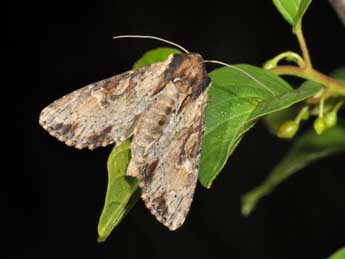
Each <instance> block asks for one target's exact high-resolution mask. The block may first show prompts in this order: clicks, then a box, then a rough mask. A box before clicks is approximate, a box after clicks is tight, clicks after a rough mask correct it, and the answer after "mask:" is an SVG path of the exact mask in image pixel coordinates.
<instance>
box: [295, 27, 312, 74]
mask: <svg viewBox="0 0 345 259" xmlns="http://www.w3.org/2000/svg"><path fill="white" fill-rule="evenodd" d="M295 33H296V36H297V39H298V43H299V45H300V47H301V50H302V55H303V58H304V62H305V67H306V68H307V69H311V68H312V67H313V66H312V64H311V60H310V55H309V51H308V47H307V44H306V42H305V39H304V36H303V31H302V22H301V21H300V22H298V23H297V24H296V28H295Z"/></svg>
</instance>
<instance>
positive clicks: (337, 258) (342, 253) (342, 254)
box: [327, 247, 345, 259]
mask: <svg viewBox="0 0 345 259" xmlns="http://www.w3.org/2000/svg"><path fill="white" fill-rule="evenodd" d="M344 258H345V247H342V248H340V249H339V250H337V251H336V252H334V253H333V254H332V255H331V256H330V257H328V258H327V259H344Z"/></svg>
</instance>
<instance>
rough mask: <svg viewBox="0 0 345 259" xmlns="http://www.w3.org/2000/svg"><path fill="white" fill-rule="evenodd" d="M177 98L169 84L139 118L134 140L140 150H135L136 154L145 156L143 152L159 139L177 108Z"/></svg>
mask: <svg viewBox="0 0 345 259" xmlns="http://www.w3.org/2000/svg"><path fill="white" fill-rule="evenodd" d="M179 97H180V94H179V93H178V91H177V89H176V88H175V86H174V85H173V84H169V85H168V86H167V87H166V89H164V92H163V93H162V94H161V95H160V96H159V98H158V100H157V101H156V102H154V103H152V105H151V106H150V107H149V108H148V110H147V111H145V112H144V114H143V115H142V116H141V117H140V121H139V122H138V127H137V128H136V134H135V140H134V141H135V142H136V143H137V145H138V146H137V147H138V148H139V149H140V151H139V150H137V151H139V152H138V153H141V154H145V150H146V149H147V148H148V147H150V146H151V145H152V144H154V143H155V142H156V141H157V140H158V139H159V138H160V137H161V135H162V133H163V131H164V128H165V127H166V125H167V123H168V122H169V121H170V120H171V113H173V112H174V111H175V110H176V108H177V105H178V102H179ZM133 151H134V152H136V150H133Z"/></svg>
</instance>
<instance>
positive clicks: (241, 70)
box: [204, 60, 267, 88]
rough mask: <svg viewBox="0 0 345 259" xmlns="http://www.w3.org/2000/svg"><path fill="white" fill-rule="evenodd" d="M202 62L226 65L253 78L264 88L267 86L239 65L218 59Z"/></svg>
mask: <svg viewBox="0 0 345 259" xmlns="http://www.w3.org/2000/svg"><path fill="white" fill-rule="evenodd" d="M204 63H214V64H219V65H222V66H226V67H229V68H232V69H235V70H237V71H240V72H241V73H243V74H245V75H246V76H248V77H249V78H250V79H253V80H254V81H255V82H256V83H258V84H259V85H261V86H263V87H264V88H267V86H265V85H264V84H263V83H262V82H260V81H259V80H257V79H256V78H255V77H253V76H252V75H251V74H249V73H248V72H247V71H245V70H243V69H241V68H239V67H236V66H233V65H230V64H228V63H225V62H222V61H218V60H204Z"/></svg>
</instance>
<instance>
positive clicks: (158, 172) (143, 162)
mask: <svg viewBox="0 0 345 259" xmlns="http://www.w3.org/2000/svg"><path fill="white" fill-rule="evenodd" d="M209 84H210V80H209V79H208V77H207V74H206V72H205V71H204V68H203V64H202V60H201V61H200V60H199V59H198V57H188V58H185V59H184V60H182V61H181V62H180V64H179V65H178V67H177V68H176V70H175V71H174V72H173V73H172V78H171V81H170V82H169V83H168V84H167V85H166V86H165V88H164V90H162V95H161V96H160V97H159V98H157V100H156V101H155V102H154V103H152V105H151V106H150V107H149V108H148V110H147V111H145V113H143V115H142V116H141V117H140V119H139V120H138V123H137V126H136V132H135V135H134V137H133V140H132V144H131V151H132V153H131V154H132V159H131V162H130V164H129V166H128V170H127V175H130V176H134V177H137V178H138V179H139V184H140V187H141V189H142V198H143V200H144V201H145V204H146V206H147V207H148V208H149V210H150V211H151V213H152V214H153V215H155V217H156V218H157V219H158V220H159V221H160V222H161V223H163V224H164V225H165V226H167V227H168V228H169V229H170V230H175V229H177V228H178V227H180V226H181V225H182V224H183V222H184V221H185V218H186V215H187V213H188V211H189V208H190V205H191V202H192V199H193V195H194V190H195V186H196V183H197V179H198V171H199V161H200V151H201V143H202V136H203V129H204V118H205V108H206V103H207V87H208V86H209Z"/></svg>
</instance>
